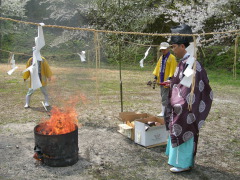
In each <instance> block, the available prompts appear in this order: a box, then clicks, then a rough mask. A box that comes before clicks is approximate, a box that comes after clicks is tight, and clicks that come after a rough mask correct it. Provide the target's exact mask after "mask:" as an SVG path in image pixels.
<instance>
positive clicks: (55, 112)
mask: <svg viewBox="0 0 240 180" xmlns="http://www.w3.org/2000/svg"><path fill="white" fill-rule="evenodd" d="M80 100H81V101H82V102H83V103H84V104H85V103H86V102H87V98H86V97H85V96H84V95H83V94H78V96H75V97H72V98H70V100H68V101H67V102H65V103H66V104H67V106H66V107H64V108H63V109H64V110H63V109H60V108H58V107H56V106H53V108H52V110H51V117H50V119H43V120H42V121H41V122H40V124H39V126H38V127H37V129H36V131H37V132H38V133H41V134H43V135H59V134H66V133H70V132H72V131H74V130H75V129H76V126H79V124H78V119H77V116H78V114H77V112H76V109H75V107H76V104H77V103H78V102H79V101H80Z"/></svg>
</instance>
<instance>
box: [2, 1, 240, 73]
mask: <svg viewBox="0 0 240 180" xmlns="http://www.w3.org/2000/svg"><path fill="white" fill-rule="evenodd" d="M239 8H240V4H239V3H238V1H237V0H227V1H226V0H218V1H215V0H214V1H210V0H199V1H192V0H184V1H173V0H149V1H143V0H136V1H131V0H118V1H116V0H90V1H89V0H68V1H66V0H21V1H20V0H10V1H9V0H2V1H1V16H2V17H10V18H14V19H20V20H25V21H31V22H37V23H39V22H44V23H45V24H56V25H64V26H71V27H85V28H95V29H101V30H112V31H125V32H145V33H169V32H170V28H171V27H172V26H175V25H178V24H179V23H187V24H189V25H190V26H192V28H193V31H194V33H204V32H215V31H216V32H219V31H229V30H235V29H239V23H240V18H239V17H240V12H239V11H238V10H239ZM0 24H1V27H0V28H1V36H0V37H1V49H3V50H9V51H15V52H23V53H26V54H29V53H30V54H31V51H30V50H31V47H32V46H33V43H34V42H33V40H32V37H35V36H36V33H37V32H36V27H32V26H30V25H24V24H16V23H12V22H8V21H0ZM44 33H45V39H46V41H47V43H46V46H45V47H44V49H43V52H44V55H55V56H52V57H51V58H53V59H56V60H66V59H76V58H78V57H77V56H76V55H68V54H74V53H75V54H76V53H78V52H80V51H82V50H86V51H90V53H89V58H90V59H92V60H94V41H93V34H92V33H89V32H85V31H67V30H63V29H53V28H45V29H44ZM225 35H228V36H229V37H228V38H221V36H220V35H213V36H205V37H204V36H202V37H201V38H200V41H204V40H210V42H209V43H202V44H200V45H201V48H200V49H199V60H200V61H202V62H203V63H204V65H205V66H207V67H209V68H216V67H217V68H224V69H227V70H229V71H231V70H232V66H233V57H234V38H235V36H231V34H225ZM168 38H169V37H155V36H154V37H153V36H137V35H114V34H106V33H101V34H100V41H101V61H102V63H105V64H108V65H114V64H117V63H118V60H119V58H120V57H121V59H122V62H123V64H126V65H129V64H134V65H135V64H136V65H137V64H138V62H139V60H140V59H141V58H143V57H144V53H145V51H146V50H147V48H148V47H146V46H140V45H139V44H144V45H158V44H160V42H162V41H167V40H168ZM119 47H120V48H119ZM119 53H120V54H121V56H119V55H118V54H119ZM59 54H66V55H65V56H64V57H63V56H61V57H59ZM7 58H8V53H3V52H1V59H0V61H1V62H6V59H7ZM16 58H17V60H18V61H21V60H24V61H25V59H26V57H22V56H18V57H16ZM157 59H158V52H157V48H154V47H153V48H152V49H151V50H150V54H149V56H148V57H147V59H146V60H145V64H146V65H147V66H148V65H150V66H151V65H153V64H155V63H156V61H157ZM237 66H238V68H239V67H240V66H239V57H238V64H237Z"/></svg>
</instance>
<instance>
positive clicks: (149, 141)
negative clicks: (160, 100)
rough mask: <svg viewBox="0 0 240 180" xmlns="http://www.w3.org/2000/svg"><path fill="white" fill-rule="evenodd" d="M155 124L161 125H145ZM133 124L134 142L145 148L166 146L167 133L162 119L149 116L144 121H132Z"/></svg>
mask: <svg viewBox="0 0 240 180" xmlns="http://www.w3.org/2000/svg"><path fill="white" fill-rule="evenodd" d="M147 122H157V123H159V124H161V125H158V126H149V125H147V124H145V123H147ZM134 124H135V130H134V132H135V137H134V142H135V143H137V144H140V145H142V146H145V147H149V146H153V145H157V144H166V143H167V138H168V132H167V130H166V127H165V125H164V119H162V118H157V117H155V116H149V117H148V118H145V119H139V120H135V121H134Z"/></svg>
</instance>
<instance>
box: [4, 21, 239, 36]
mask: <svg viewBox="0 0 240 180" xmlns="http://www.w3.org/2000/svg"><path fill="white" fill-rule="evenodd" d="M0 20H7V21H13V22H16V23H23V24H31V25H35V26H39V25H40V24H39V23H33V22H27V21H21V20H16V19H12V18H4V17H0ZM44 27H50V28H60V29H67V30H80V31H90V32H102V33H111V34H130V35H144V36H193V37H195V36H206V35H213V34H226V33H237V32H240V29H236V30H232V31H226V32H210V33H200V34H179V33H175V34H174V33H163V34H159V33H141V32H124V31H110V30H96V29H92V28H79V27H68V26H58V25H44Z"/></svg>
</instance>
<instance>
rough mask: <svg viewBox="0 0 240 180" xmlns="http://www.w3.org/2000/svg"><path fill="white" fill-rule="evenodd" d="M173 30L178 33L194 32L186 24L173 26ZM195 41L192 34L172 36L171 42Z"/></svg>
mask: <svg viewBox="0 0 240 180" xmlns="http://www.w3.org/2000/svg"><path fill="white" fill-rule="evenodd" d="M171 32H172V33H174V34H176V33H179V34H192V29H191V27H190V26H188V25H186V24H182V25H179V26H176V27H173V28H171ZM190 42H193V37H192V36H171V41H170V43H171V44H185V43H190Z"/></svg>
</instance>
